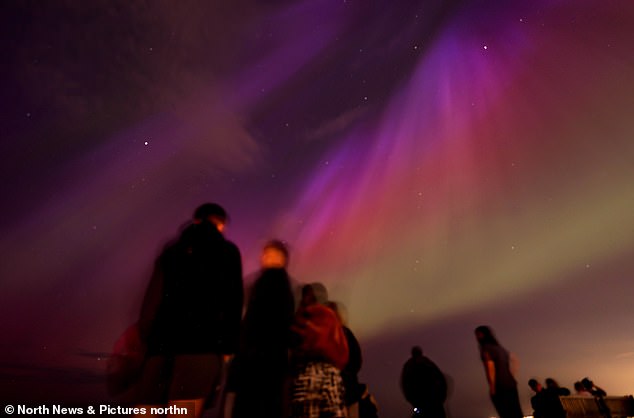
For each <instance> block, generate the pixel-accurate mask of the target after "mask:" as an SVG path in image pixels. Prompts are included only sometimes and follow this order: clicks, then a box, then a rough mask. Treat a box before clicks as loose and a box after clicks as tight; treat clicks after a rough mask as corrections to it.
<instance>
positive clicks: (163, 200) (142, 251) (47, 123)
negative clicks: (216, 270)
mask: <svg viewBox="0 0 634 418" xmlns="http://www.w3.org/2000/svg"><path fill="white" fill-rule="evenodd" d="M2 8H3V13H1V14H0V15H1V16H2V17H1V18H0V19H1V20H2V25H1V27H2V30H3V34H2V37H1V38H0V42H1V46H2V50H3V51H4V55H5V57H6V58H5V60H4V61H5V62H6V63H5V64H4V65H3V66H1V67H0V86H1V89H2V90H1V91H2V92H3V93H2V101H1V102H0V103H1V105H0V112H1V115H2V121H3V123H2V126H1V127H0V138H1V140H0V155H1V156H2V165H1V166H0V167H1V168H0V180H1V182H2V184H3V192H2V198H0V209H1V210H2V214H3V216H2V218H1V219H0V228H2V234H1V235H0V251H1V252H2V254H4V256H3V257H2V260H1V261H0V282H1V283H2V291H1V292H0V316H1V317H2V318H4V320H3V321H2V322H0V333H2V335H3V336H4V337H3V338H2V341H0V354H1V358H2V360H1V361H0V388H1V390H0V393H2V394H3V395H2V397H3V398H4V399H3V401H5V403H8V402H9V401H11V402H14V403H17V402H19V401H20V402H27V401H32V400H47V401H50V402H54V401H55V402H61V401H65V400H71V401H72V400H78V399H79V400H83V401H86V400H95V399H99V400H102V399H104V398H103V396H104V395H103V392H104V390H103V373H104V361H103V354H104V353H108V352H109V351H110V349H111V347H112V344H113V342H114V340H115V339H116V337H117V336H118V335H119V333H120V332H121V331H122V330H123V329H124V328H125V327H126V326H127V325H128V324H130V323H131V322H133V321H134V319H135V316H136V314H137V311H138V309H139V304H140V299H141V296H142V293H143V291H144V288H145V286H146V284H147V280H148V278H149V272H150V268H151V266H152V262H153V260H154V258H155V257H156V255H157V254H158V252H159V250H160V248H161V247H162V245H163V244H164V243H165V242H167V241H168V240H169V239H171V238H172V237H174V236H175V234H176V233H177V231H178V229H179V226H180V225H182V224H183V223H184V222H185V221H187V219H188V218H189V216H190V215H191V213H192V211H193V209H194V208H195V207H196V206H197V205H198V204H199V203H202V202H204V201H217V202H219V203H221V204H223V205H224V206H225V207H226V208H227V210H228V211H229V212H230V214H231V217H232V223H231V225H230V226H229V229H228V231H227V236H228V237H229V238H230V239H232V240H233V241H235V242H236V243H237V244H238V246H239V247H240V248H241V250H242V254H243V259H244V265H245V271H246V272H251V271H253V270H254V269H255V268H256V262H257V254H258V251H259V248H260V246H261V245H262V243H263V242H264V241H266V240H267V239H269V238H271V237H277V238H281V239H284V240H287V241H288V242H289V243H290V245H291V249H292V264H291V268H290V270H291V273H292V274H293V276H294V277H296V278H297V279H298V280H299V281H301V282H313V281H321V282H323V283H325V284H326V285H327V286H328V287H329V289H330V294H331V297H332V298H333V299H335V300H338V301H340V302H342V303H343V304H344V305H345V306H346V309H347V313H348V319H349V323H350V327H351V328H352V329H353V331H355V333H356V334H357V335H358V338H359V340H360V342H361V344H362V347H363V349H364V355H365V358H364V360H365V362H364V366H363V369H362V372H361V380H362V381H364V382H367V383H368V384H369V385H370V389H371V391H372V392H373V393H374V394H375V395H376V397H377V400H378V402H379V404H380V407H381V416H385V417H398V416H407V415H406V414H407V413H408V406H407V404H406V403H405V401H404V399H403V397H402V395H401V394H400V392H399V388H398V375H399V373H400V368H401V366H402V364H403V363H404V362H405V360H406V359H407V358H408V355H409V350H410V347H411V346H412V345H413V344H419V345H421V346H422V347H423V349H424V351H425V353H426V354H428V355H429V356H430V357H431V358H432V359H433V360H435V361H436V362H437V364H438V365H439V366H440V367H441V369H443V370H444V371H445V372H446V373H447V374H448V375H449V376H450V378H451V381H452V382H453V383H452V387H453V389H452V394H451V396H450V398H449V403H448V408H449V411H450V414H451V417H452V418H479V417H488V416H492V415H493V414H494V411H493V408H492V406H491V404H490V401H489V399H488V397H487V389H486V383H485V378H484V373H483V371H482V367H481V364H480V363H479V359H478V353H477V347H476V343H475V341H474V338H473V329H474V328H475V326H477V325H480V324H489V325H491V326H492V327H493V328H494V329H495V330H496V332H497V334H498V337H499V339H500V341H501V342H502V343H503V344H504V345H505V346H506V347H507V348H508V349H510V350H511V351H513V352H514V353H516V354H517V356H518V357H519V359H520V362H521V370H520V376H519V378H520V386H519V388H520V397H521V400H522V402H523V405H524V409H525V412H526V413H529V412H530V403H529V399H530V392H529V389H528V386H527V385H526V381H527V380H528V379H529V378H531V377H536V378H539V379H544V378H546V377H554V378H555V379H557V380H559V381H560V383H562V384H563V385H565V386H568V387H572V383H573V382H574V381H575V380H579V379H581V378H583V377H585V376H590V377H591V378H593V379H594V380H595V381H596V382H597V384H599V385H600V386H602V387H603V388H604V389H606V390H607V391H608V393H609V394H626V393H632V392H634V384H633V383H632V379H631V376H634V337H633V336H634V332H633V331H634V329H633V328H634V325H632V324H634V308H633V307H632V304H631V295H632V294H634V280H633V279H634V260H633V259H632V257H631V255H632V254H634V187H632V185H633V184H634V140H633V138H634V122H632V109H634V54H633V53H632V45H634V4H633V3H632V2H631V1H625V0H620V1H612V2H600V3H599V2H596V1H595V2H593V1H587V0H581V1H579V0H574V1H573V0H551V1H546V0H538V1H531V2H528V1H526V2H507V1H470V2H462V1H458V0H454V1H440V0H438V1H397V2H387V1H385V2H362V1H356V0H350V1H321V0H310V1H297V2H290V1H268V2H262V1H261V2H257V1H252V0H237V1H233V2H202V1H201V2H196V1H184V2H179V3H178V4H176V3H174V2H169V1H158V2H141V1H139V2H134V3H129V2H125V1H122V2H111V1H91V2H81V3H80V2H75V1H58V2H54V3H42V2H11V3H8V4H3V6H2Z"/></svg>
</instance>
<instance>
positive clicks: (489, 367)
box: [482, 352, 495, 395]
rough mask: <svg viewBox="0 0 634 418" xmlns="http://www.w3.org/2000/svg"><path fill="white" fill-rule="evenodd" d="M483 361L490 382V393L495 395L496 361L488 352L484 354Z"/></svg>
mask: <svg viewBox="0 0 634 418" xmlns="http://www.w3.org/2000/svg"><path fill="white" fill-rule="evenodd" d="M482 361H483V363H484V373H485V374H486V377H487V382H488V383H489V393H490V394H491V395H495V363H494V362H493V360H492V359H491V356H490V355H489V353H487V352H485V353H484V354H483V356H482Z"/></svg>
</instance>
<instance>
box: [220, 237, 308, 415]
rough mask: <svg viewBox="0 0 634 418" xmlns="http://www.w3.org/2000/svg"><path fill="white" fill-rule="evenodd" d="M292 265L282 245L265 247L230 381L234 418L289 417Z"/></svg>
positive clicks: (293, 309)
mask: <svg viewBox="0 0 634 418" xmlns="http://www.w3.org/2000/svg"><path fill="white" fill-rule="evenodd" d="M287 262H288V249H287V247H286V246H285V245H284V244H283V243H282V242H281V241H277V240H274V241H270V242H268V243H267V244H266V245H265V246H264V249H263V250H262V256H261V265H262V270H261V271H260V274H259V276H258V278H257V279H256V280H255V282H254V284H253V288H252V289H251V292H250V295H249V301H248V305H247V309H246V313H245V316H244V320H243V324H242V335H241V342H240V351H239V352H238V355H237V356H236V358H235V359H234V361H233V363H232V366H231V372H230V374H231V382H229V383H228V385H229V386H230V387H229V388H228V390H230V391H233V392H235V402H234V403H233V413H232V416H233V417H234V418H251V417H270V418H286V416H287V415H288V411H287V408H288V402H289V401H288V399H287V396H285V395H286V392H287V389H288V388H287V380H288V376H289V361H288V350H289V347H290V327H291V323H292V321H293V316H294V311H295V301H294V298H293V293H292V290H291V283H290V278H289V276H288V273H287V271H286V266H287ZM227 418H230V417H227Z"/></svg>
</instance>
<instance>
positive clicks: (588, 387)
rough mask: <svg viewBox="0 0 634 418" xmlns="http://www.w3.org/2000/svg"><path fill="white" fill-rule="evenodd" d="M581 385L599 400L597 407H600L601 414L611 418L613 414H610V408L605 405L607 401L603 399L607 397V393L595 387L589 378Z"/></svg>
mask: <svg viewBox="0 0 634 418" xmlns="http://www.w3.org/2000/svg"><path fill="white" fill-rule="evenodd" d="M581 384H582V385H583V387H585V388H586V390H587V391H588V392H590V393H591V394H592V396H594V398H595V399H596V400H597V405H599V411H600V412H601V414H602V415H603V416H604V417H605V418H611V417H612V414H611V413H610V408H608V406H607V404H606V403H605V399H603V397H604V396H606V395H607V394H606V392H605V391H604V390H603V389H601V388H600V387H598V386H597V385H595V384H594V382H593V381H592V380H590V379H589V378H587V377H584V378H583V379H581Z"/></svg>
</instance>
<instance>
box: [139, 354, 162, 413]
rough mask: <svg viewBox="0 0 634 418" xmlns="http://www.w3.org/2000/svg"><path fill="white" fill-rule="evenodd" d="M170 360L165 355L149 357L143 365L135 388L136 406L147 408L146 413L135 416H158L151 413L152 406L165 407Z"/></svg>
mask: <svg viewBox="0 0 634 418" xmlns="http://www.w3.org/2000/svg"><path fill="white" fill-rule="evenodd" d="M168 368H169V360H168V358H167V357H165V356H152V357H149V358H148V359H147V360H146V361H145V364H144V365H143V370H142V371H141V375H140V376H139V381H138V382H137V385H136V388H135V394H134V398H135V404H136V405H135V407H136V408H140V409H141V408H142V409H144V410H145V414H136V415H133V416H134V417H145V418H147V417H158V416H161V415H156V414H151V411H152V407H164V406H165V403H166V401H167V387H168V379H169V370H168Z"/></svg>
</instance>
